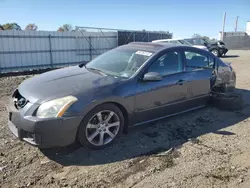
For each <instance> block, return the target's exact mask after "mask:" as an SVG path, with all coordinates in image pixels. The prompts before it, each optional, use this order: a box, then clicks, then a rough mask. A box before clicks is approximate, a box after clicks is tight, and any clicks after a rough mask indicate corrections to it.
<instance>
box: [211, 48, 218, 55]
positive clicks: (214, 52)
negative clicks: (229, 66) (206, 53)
mask: <svg viewBox="0 0 250 188" xmlns="http://www.w3.org/2000/svg"><path fill="white" fill-rule="evenodd" d="M211 53H212V54H214V55H215V56H217V57H220V53H219V50H217V49H213V50H212V51H211Z"/></svg>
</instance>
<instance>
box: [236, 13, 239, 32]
mask: <svg viewBox="0 0 250 188" xmlns="http://www.w3.org/2000/svg"><path fill="white" fill-rule="evenodd" d="M238 19H239V16H237V17H236V21H235V32H237V29H238Z"/></svg>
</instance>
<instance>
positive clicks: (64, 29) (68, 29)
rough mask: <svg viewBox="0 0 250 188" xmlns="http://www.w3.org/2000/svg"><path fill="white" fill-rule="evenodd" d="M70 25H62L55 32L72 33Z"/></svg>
mask: <svg viewBox="0 0 250 188" xmlns="http://www.w3.org/2000/svg"><path fill="white" fill-rule="evenodd" d="M72 28H73V27H72V25H70V24H64V25H63V26H61V27H59V28H58V30H57V31H62V32H63V31H72Z"/></svg>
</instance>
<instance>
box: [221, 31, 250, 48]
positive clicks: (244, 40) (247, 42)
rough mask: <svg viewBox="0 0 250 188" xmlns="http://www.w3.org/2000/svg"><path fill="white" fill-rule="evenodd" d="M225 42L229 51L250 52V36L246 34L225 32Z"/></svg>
mask: <svg viewBox="0 0 250 188" xmlns="http://www.w3.org/2000/svg"><path fill="white" fill-rule="evenodd" d="M223 42H225V45H226V47H227V48H228V49H234V50H249V49H250V35H247V33H246V32H225V33H224V37H223Z"/></svg>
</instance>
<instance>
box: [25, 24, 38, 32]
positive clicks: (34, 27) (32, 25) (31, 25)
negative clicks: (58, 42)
mask: <svg viewBox="0 0 250 188" xmlns="http://www.w3.org/2000/svg"><path fill="white" fill-rule="evenodd" d="M37 29H38V27H37V25H36V24H34V23H33V24H28V25H27V26H26V27H25V30H30V31H36V30H37Z"/></svg>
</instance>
